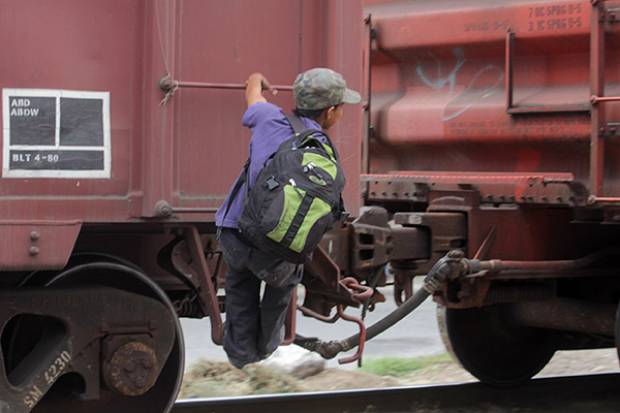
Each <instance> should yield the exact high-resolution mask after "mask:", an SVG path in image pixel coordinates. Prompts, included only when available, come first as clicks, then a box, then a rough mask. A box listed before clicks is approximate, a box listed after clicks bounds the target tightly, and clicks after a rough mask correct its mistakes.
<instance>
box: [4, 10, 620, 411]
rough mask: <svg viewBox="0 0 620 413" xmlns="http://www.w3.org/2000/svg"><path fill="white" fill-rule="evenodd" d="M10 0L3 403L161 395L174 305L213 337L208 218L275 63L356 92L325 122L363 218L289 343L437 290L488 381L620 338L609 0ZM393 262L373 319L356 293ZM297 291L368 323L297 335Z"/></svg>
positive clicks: (78, 406)
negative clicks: (252, 93) (386, 294)
mask: <svg viewBox="0 0 620 413" xmlns="http://www.w3.org/2000/svg"><path fill="white" fill-rule="evenodd" d="M0 6H1V7H2V10H3V13H2V14H0V40H1V41H2V44H3V45H4V46H3V50H4V56H3V57H4V58H3V60H2V63H0V87H1V88H2V113H3V116H2V145H3V157H2V179H0V214H2V215H1V216H2V222H0V234H1V235H2V237H1V241H0V242H1V243H2V244H1V245H2V247H3V248H0V271H2V274H1V276H0V286H1V287H0V294H1V295H2V298H1V299H0V303H1V304H0V311H1V317H0V326H2V328H1V330H0V361H1V362H0V395H1V397H0V410H2V409H3V408H4V409H5V410H7V411H10V412H29V411H36V412H47V411H58V410H60V409H64V410H68V411H82V410H86V409H90V411H92V412H103V411H108V410H109V409H111V408H113V409H117V410H119V411H137V410H141V411H142V410H145V411H146V410H148V411H166V410H167V409H169V408H170V406H171V404H172V403H173V401H174V398H175V397H176V393H177V391H178V386H179V382H180V379H181V376H182V371H183V339H182V332H181V330H180V327H179V324H178V319H177V317H209V318H210V321H211V336H212V339H213V341H215V342H216V343H219V342H220V341H221V338H222V318H221V315H220V314H221V312H222V311H223V300H222V298H223V297H222V296H221V288H222V286H223V277H222V275H223V271H224V266H223V263H222V262H221V257H220V254H219V252H218V246H217V242H216V239H215V236H214V233H215V228H214V223H213V218H214V212H215V210H216V208H217V207H218V206H219V205H220V203H221V202H222V200H223V198H224V196H225V195H226V192H227V190H228V188H229V185H230V183H231V181H232V180H233V179H234V177H235V175H236V174H237V173H238V171H239V167H240V165H241V164H242V163H243V160H244V159H245V157H246V154H247V152H246V145H247V142H248V133H247V132H246V131H245V130H244V129H243V128H242V127H241V125H240V120H239V119H240V117H241V115H242V113H243V110H244V107H243V99H242V94H241V93H240V91H239V89H241V88H242V85H241V82H242V81H243V80H244V79H245V78H246V77H247V75H248V74H249V73H250V72H253V71H261V72H263V73H265V74H267V75H268V77H269V78H270V80H272V81H273V82H274V83H275V84H280V85H288V84H290V83H291V82H292V80H293V79H294V76H295V75H296V74H297V73H298V72H300V71H302V70H304V69H306V68H309V67H312V66H329V67H332V68H334V69H335V70H338V71H340V72H342V73H343V74H344V75H345V77H346V78H347V81H348V83H349V84H350V85H351V86H352V87H353V88H356V89H358V90H362V91H363V95H364V97H365V104H364V105H362V106H361V107H358V108H347V109H348V110H347V112H346V114H345V118H344V120H343V122H342V124H341V126H340V127H339V128H338V129H337V130H335V131H334V132H333V136H334V137H335V138H336V145H337V146H338V147H339V149H340V152H341V153H342V154H343V155H344V156H343V162H344V167H345V172H346V174H347V182H348V184H347V194H346V199H345V201H346V204H347V206H348V209H349V210H350V211H351V212H352V213H353V218H352V219H350V220H348V221H347V222H344V223H342V225H341V226H340V227H339V228H336V229H334V231H332V232H331V233H329V234H328V235H326V237H325V238H324V240H323V242H322V246H321V248H319V249H318V250H317V251H316V252H315V254H314V255H313V259H312V260H311V261H310V262H308V263H307V265H306V269H305V276H304V280H303V284H304V287H305V290H306V293H305V299H304V302H303V304H302V305H298V306H295V305H291V312H290V313H289V318H288V323H287V327H288V329H287V342H293V341H295V342H296V343H297V344H300V345H302V346H304V347H306V348H309V349H311V350H314V351H318V352H320V353H321V354H322V355H324V356H325V357H334V356H335V355H336V354H337V353H338V352H340V351H344V350H349V349H351V348H353V347H355V346H358V349H359V350H358V353H357V354H356V355H355V356H354V357H357V356H359V355H360V354H361V350H362V349H363V344H364V340H365V337H369V338H371V337H373V336H374V335H376V334H378V333H380V332H381V331H382V330H384V329H385V328H387V327H389V326H390V325H392V324H394V323H395V322H397V321H398V319H399V318H401V317H403V316H405V315H407V314H408V313H409V312H411V311H412V310H413V309H414V308H415V307H416V306H417V305H418V304H419V302H420V301H421V300H422V299H424V298H425V296H426V295H428V294H432V295H434V298H435V300H436V301H438V302H439V303H440V305H441V307H440V308H441V316H440V318H441V325H442V328H443V330H444V333H445V334H444V335H445V338H446V343H447V345H448V346H449V348H450V349H451V351H452V352H453V353H454V355H455V356H456V357H457V358H458V360H459V361H460V362H461V364H463V366H464V367H465V368H466V369H468V370H469V371H470V372H472V373H473V374H474V375H476V376H477V377H478V378H480V379H481V380H483V381H485V382H488V383H491V384H500V385H506V384H514V383H519V382H521V381H523V380H527V379H529V378H530V377H531V376H533V375H534V374H536V373H537V372H538V371H539V370H540V369H541V368H542V367H543V366H544V365H545V364H546V363H547V361H548V360H549V358H550V357H551V356H552V355H553V353H554V352H555V351H556V350H559V349H578V348H596V347H613V346H615V345H616V344H615V336H616V335H617V333H615V331H617V330H618V317H617V316H616V312H617V308H618V301H619V299H620V283H619V282H618V278H617V270H618V268H617V267H618V265H617V263H616V261H615V259H616V257H617V255H618V248H617V247H616V239H617V238H618V235H620V230H619V229H618V225H617V224H618V223H620V220H619V216H620V215H619V214H618V212H619V211H620V186H619V185H620V184H619V182H618V171H617V167H616V166H617V163H618V158H619V157H620V152H619V150H618V144H617V142H616V141H615V140H616V137H617V135H618V134H620V132H618V130H619V129H618V122H617V121H616V119H617V118H618V116H619V115H620V113H619V112H620V105H619V104H618V103H616V102H617V101H618V100H620V98H618V94H619V92H620V86H619V85H618V84H619V82H620V78H619V77H620V72H618V61H617V60H618V54H617V48H618V44H619V43H618V42H619V40H620V39H619V37H618V28H617V26H616V22H617V21H618V19H617V16H616V9H617V8H618V7H620V2H616V1H593V2H590V1H577V0H571V1H568V0H550V1H532V0H514V1H493V0H462V1H458V2H455V1H448V0H446V1H443V0H441V1H438V0H433V1H431V0H419V1H410V2H405V1H386V0H366V1H365V2H363V3H362V2H358V1H352V0H312V1H310V0H295V1H291V0H286V1H284V0H281V1H277V0H268V1H261V2H260V3H256V4H254V3H252V4H250V3H246V2H243V1H225V2H224V1H217V0H132V1H120V0H108V1H105V2H104V1H97V0H57V1H55V2H54V4H53V5H52V4H43V3H42V2H39V1H34V0H22V1H20V2H12V1H9V0H0ZM275 102H276V103H278V104H280V105H282V106H283V107H285V108H288V107H289V106H290V105H291V104H292V100H291V97H290V94H289V93H288V92H287V91H286V88H282V92H281V93H280V94H279V95H278V96H277V97H276V98H275ZM360 206H363V207H362V208H361V209H359V207H360ZM358 210H359V211H360V212H359V213H358ZM454 251H460V253H458V252H454ZM446 254H448V256H447V257H444V256H445V255H446ZM425 274H428V276H427V279H426V280H427V282H426V283H425V288H426V290H421V291H414V290H413V287H412V280H413V278H414V277H415V276H419V275H425ZM387 284H393V285H394V291H395V294H396V301H397V303H399V304H400V307H399V308H397V309H396V310H395V311H394V312H393V313H392V314H391V315H390V316H388V317H387V318H386V319H385V320H381V321H380V322H379V323H378V324H376V325H373V326H371V327H369V328H368V330H366V329H365V327H363V321H362V319H361V318H359V317H352V314H351V312H350V311H349V312H348V313H346V312H345V311H344V310H345V308H346V307H360V306H361V307H362V313H363V314H364V313H365V312H366V311H369V310H372V308H373V307H374V306H375V305H378V304H379V303H380V302H381V301H382V296H381V294H380V293H379V292H378V291H377V290H375V287H377V286H382V285H387ZM218 292H219V295H218ZM369 293H372V296H371V297H370V298H369V299H366V298H367V297H368V294H369ZM292 304H294V303H292ZM296 307H298V308H299V309H300V310H301V311H302V312H303V313H304V314H305V315H308V316H313V317H315V318H319V319H322V320H333V319H336V318H338V317H341V318H344V319H348V320H352V321H355V322H358V323H359V324H360V326H361V327H360V333H359V334H358V335H356V336H353V337H350V338H348V339H345V340H341V341H337V342H327V343H325V342H321V341H319V340H312V339H307V338H304V337H302V336H301V335H298V334H297V335H296V334H295V310H296ZM362 318H363V317H362ZM349 359H351V358H349Z"/></svg>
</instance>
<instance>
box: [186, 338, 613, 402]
mask: <svg viewBox="0 0 620 413" xmlns="http://www.w3.org/2000/svg"><path fill="white" fill-rule="evenodd" d="M618 371H620V368H619V365H618V357H617V353H616V350H615V349H604V350H587V351H570V352H559V353H557V354H556V355H555V356H554V358H553V359H552V360H551V362H550V363H549V364H548V365H547V367H545V368H544V369H543V371H542V372H541V373H540V376H552V375H579V374H585V373H603V372H618ZM472 380H475V379H474V378H473V377H472V376H471V375H470V374H469V373H467V372H466V371H465V370H463V369H462V368H461V367H460V366H459V365H458V364H457V363H455V362H454V361H450V360H448V361H441V362H438V363H434V364H431V365H429V366H427V367H424V368H422V369H419V370H416V371H414V372H412V373H410V374H408V375H405V376H402V377H398V378H397V377H390V376H378V375H374V374H370V373H367V372H363V371H359V370H345V369H326V370H323V371H322V372H320V373H318V374H316V375H314V376H310V377H306V378H305V379H297V378H295V377H293V376H291V375H288V374H284V373H281V372H278V371H276V370H273V369H270V368H267V367H264V366H261V365H250V366H247V367H245V368H244V369H243V370H237V369H235V368H233V367H232V366H230V365H229V364H228V363H225V362H219V361H204V360H203V361H200V362H198V363H196V364H194V366H192V367H191V368H190V369H189V371H188V373H187V374H186V376H185V380H184V383H183V388H182V391H181V395H180V397H181V398H195V397H217V396H238V395H247V394H268V393H280V392H283V393H290V392H299V391H328V390H342V389H354V388H373V387H392V386H402V385H409V384H433V383H451V382H463V381H472Z"/></svg>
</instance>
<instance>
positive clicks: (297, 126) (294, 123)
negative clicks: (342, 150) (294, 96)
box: [284, 113, 338, 160]
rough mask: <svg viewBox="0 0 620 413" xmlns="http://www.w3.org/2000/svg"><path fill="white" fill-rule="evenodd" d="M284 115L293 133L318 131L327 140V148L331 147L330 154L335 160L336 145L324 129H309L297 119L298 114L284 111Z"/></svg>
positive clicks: (336, 153) (336, 154) (300, 133)
mask: <svg viewBox="0 0 620 413" xmlns="http://www.w3.org/2000/svg"><path fill="white" fill-rule="evenodd" d="M284 116H286V120H288V123H289V124H290V125H291V128H293V132H295V134H299V135H302V134H305V133H306V132H314V131H316V132H319V133H320V134H321V135H323V136H324V137H325V140H326V141H327V144H328V145H329V148H330V149H331V154H330V155H332V157H333V158H334V159H335V160H338V151H336V147H335V146H334V144H333V143H332V140H331V139H330V138H329V135H328V134H327V133H325V131H323V130H321V129H309V128H306V125H304V123H303V122H302V121H301V119H299V117H298V116H295V115H290V114H287V113H285V114H284ZM311 134H312V133H308V135H311Z"/></svg>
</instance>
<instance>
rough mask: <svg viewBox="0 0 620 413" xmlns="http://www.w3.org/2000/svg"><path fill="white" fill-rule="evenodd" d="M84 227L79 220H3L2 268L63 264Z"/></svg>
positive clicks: (0, 228)
mask: <svg viewBox="0 0 620 413" xmlns="http://www.w3.org/2000/svg"><path fill="white" fill-rule="evenodd" d="M80 228H81V223H80V222H78V221H28V222H26V221H2V222H0V270H1V271H16V270H20V271H21V270H41V269H60V268H63V267H64V266H65V265H66V264H67V261H68V260H69V255H70V254H71V251H72V250H73V245H74V244H75V240H76V239H77V236H78V234H79V232H80Z"/></svg>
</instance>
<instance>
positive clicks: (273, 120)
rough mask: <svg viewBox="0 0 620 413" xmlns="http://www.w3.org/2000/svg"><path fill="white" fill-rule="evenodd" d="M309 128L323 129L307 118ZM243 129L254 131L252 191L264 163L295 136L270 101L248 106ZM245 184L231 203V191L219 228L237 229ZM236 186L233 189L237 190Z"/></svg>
mask: <svg viewBox="0 0 620 413" xmlns="http://www.w3.org/2000/svg"><path fill="white" fill-rule="evenodd" d="M300 119H301V121H302V122H303V124H304V125H305V126H306V127H307V128H308V129H317V130H321V126H320V125H319V124H318V123H317V122H315V121H313V120H312V119H308V118H300ZM241 122H242V123H243V126H245V127H248V128H250V129H251V130H252V139H251V140H250V173H249V175H250V188H251V187H252V185H254V182H256V178H257V177H258V174H259V173H260V171H261V170H262V169H263V166H265V162H266V161H267V160H268V159H269V157H270V156H271V155H273V154H274V153H275V152H276V151H277V150H278V148H279V147H280V145H281V144H282V142H284V141H285V140H287V139H289V138H290V137H292V136H293V129H292V128H291V125H289V123H288V120H287V119H286V116H285V115H284V112H282V109H280V108H279V107H278V106H276V105H274V104H272V103H268V102H257V103H254V104H253V105H251V106H250V107H248V109H247V110H246V111H245V114H244V115H243V118H242V119H241ZM246 184H247V183H244V184H243V185H242V186H241V188H240V189H239V192H238V193H237V195H236V196H235V199H233V200H232V201H230V192H229V194H228V196H227V197H226V201H224V204H223V205H222V206H221V207H220V208H219V209H218V210H217V213H216V214H215V224H216V225H217V226H218V227H226V228H237V227H238V222H239V217H241V212H242V211H243V204H244V201H245V194H246V191H247V189H246ZM234 186H235V185H234V184H233V186H232V187H231V191H232V188H234ZM229 202H232V203H231V205H230V209H229V211H228V214H226V217H224V213H225V212H226V208H227V205H228V203H229Z"/></svg>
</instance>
